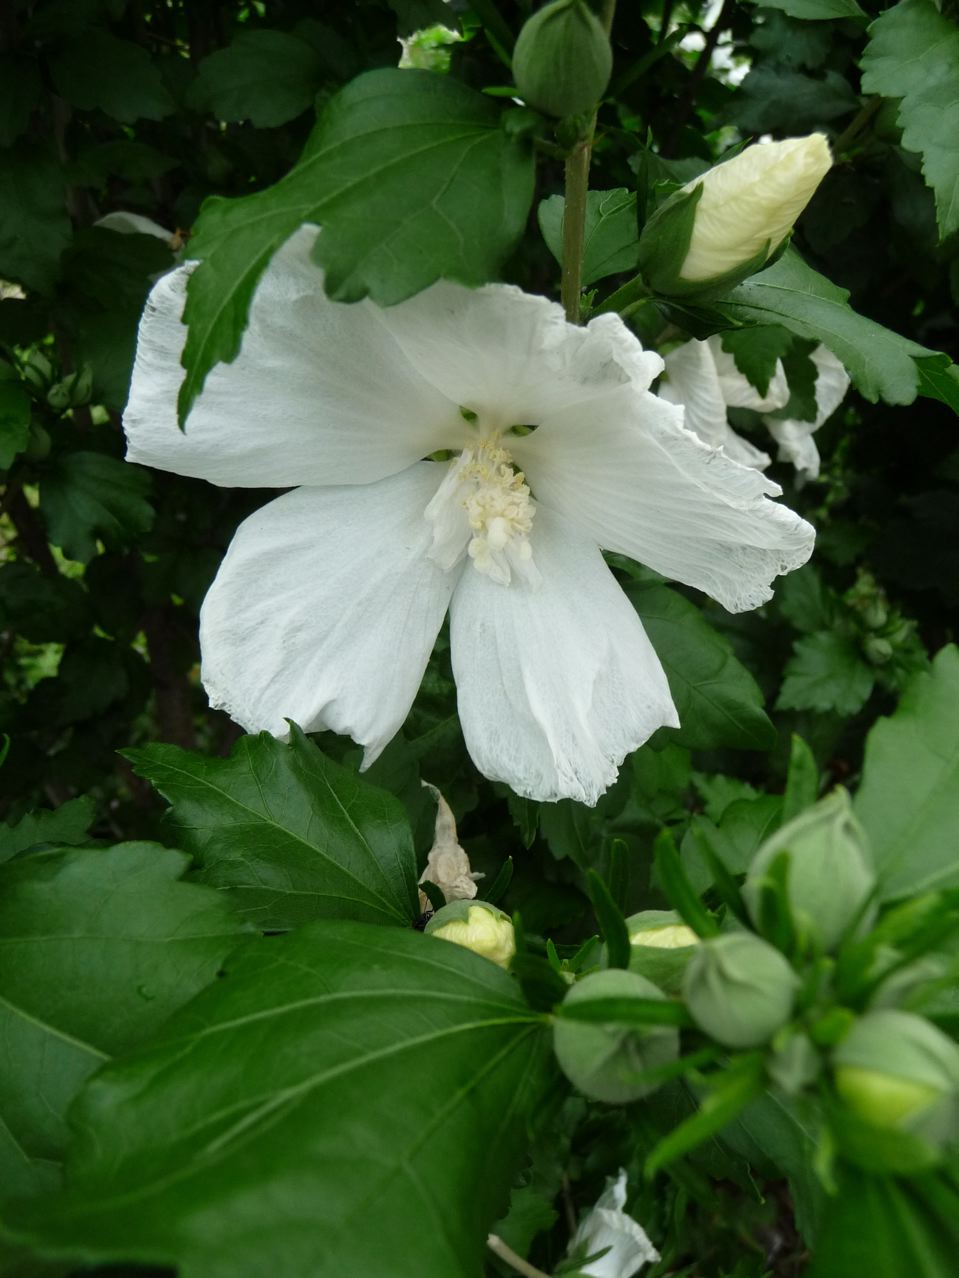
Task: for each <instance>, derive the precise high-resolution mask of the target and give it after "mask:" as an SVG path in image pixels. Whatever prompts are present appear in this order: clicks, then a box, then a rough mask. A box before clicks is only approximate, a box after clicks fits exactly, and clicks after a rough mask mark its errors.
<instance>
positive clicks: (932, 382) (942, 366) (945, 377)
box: [916, 355, 959, 413]
mask: <svg viewBox="0 0 959 1278" xmlns="http://www.w3.org/2000/svg"><path fill="white" fill-rule="evenodd" d="M916 367H917V368H918V370H919V394H920V395H925V396H927V398H929V399H938V400H941V401H942V403H943V404H948V405H949V407H950V408H951V409H952V411H953V412H954V413H959V366H957V365H955V364H951V363H950V362H949V356H948V355H934V356H930V357H928V358H927V359H917V360H916Z"/></svg>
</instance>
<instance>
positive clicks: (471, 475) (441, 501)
mask: <svg viewBox="0 0 959 1278" xmlns="http://www.w3.org/2000/svg"><path fill="white" fill-rule="evenodd" d="M425 514H426V518H427V519H428V520H430V522H431V523H432V524H433V546H432V549H431V551H430V554H431V557H432V558H433V559H435V560H436V561H437V563H439V564H441V565H442V566H443V567H445V568H451V567H452V566H453V565H454V564H455V563H458V562H459V560H460V559H461V558H462V556H463V554H464V552H465V553H466V554H468V555H469V557H470V559H471V560H472V562H473V566H474V567H475V568H476V569H477V571H479V572H481V573H484V574H485V575H486V576H488V577H490V578H491V579H492V580H493V581H495V582H498V583H499V584H500V585H503V586H507V585H509V583H510V581H511V580H512V575H513V573H514V572H515V573H516V574H517V575H519V576H520V577H522V578H523V579H524V580H526V581H528V582H531V583H532V582H535V581H538V579H539V574H538V573H537V571H536V568H535V565H534V564H533V551H532V547H531V546H530V542H529V534H530V531H531V530H532V527H533V517H534V515H535V514H536V503H535V502H534V501H533V498H532V496H531V495H530V491H529V485H528V484H527V483H526V477H525V475H524V474H523V472H522V471H521V470H516V469H515V468H514V466H513V458H512V455H511V454H510V453H509V452H508V451H507V450H506V449H505V448H501V447H500V446H499V445H498V443H497V442H496V441H495V440H483V441H482V443H480V444H479V445H478V446H477V447H476V448H468V449H466V450H465V451H464V452H463V453H461V454H460V456H459V457H458V458H457V459H456V460H455V461H454V462H452V463H451V466H450V469H449V471H448V472H447V474H446V477H445V478H444V480H443V482H442V484H440V486H439V489H438V490H437V493H436V496H435V497H434V498H433V500H432V501H431V502H430V504H429V505H428V506H427V508H426V511H425ZM464 516H465V518H464Z"/></svg>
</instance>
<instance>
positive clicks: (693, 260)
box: [639, 133, 832, 295]
mask: <svg viewBox="0 0 959 1278" xmlns="http://www.w3.org/2000/svg"><path fill="white" fill-rule="evenodd" d="M831 164H832V156H831V155H830V152H829V144H828V142H827V141H826V138H825V136H824V134H822V133H813V134H811V135H810V136H809V137H805V138H787V139H786V140H785V141H784V142H761V143H757V144H756V145H754V146H749V147H746V149H745V150H744V151H740V153H739V154H738V155H735V156H733V157H732V159H730V160H725V161H724V162H723V163H721V164H717V165H715V166H714V167H713V168H711V169H709V170H708V171H707V172H706V173H704V174H703V176H702V177H699V178H695V179H694V180H693V181H692V182H687V183H686V185H685V186H684V187H682V188H681V189H680V190H679V191H677V192H676V194H675V195H673V196H672V197H671V198H670V199H669V200H667V201H666V203H665V204H664V205H662V207H661V208H659V209H657V210H656V212H655V213H654V214H653V216H652V217H651V218H650V219H649V221H648V222H647V223H646V226H645V227H644V228H643V234H642V236H641V238H640V254H639V255H640V268H641V270H642V273H643V275H644V277H645V279H646V281H647V283H649V284H650V285H651V286H652V288H654V289H655V290H656V291H657V292H659V293H664V294H667V295H669V294H685V293H696V292H702V291H703V290H704V289H706V288H719V287H723V288H729V287H732V286H733V285H734V284H737V283H738V282H739V281H740V280H742V279H745V278H746V276H748V275H752V274H753V273H754V272H755V271H759V270H762V268H763V266H765V265H766V263H767V262H768V261H769V259H770V258H771V257H772V256H773V255H774V254H775V253H776V252H777V251H778V250H779V249H780V248H781V247H782V245H783V244H784V242H785V240H786V237H787V236H788V235H789V233H790V231H791V230H792V228H793V224H794V223H795V221H796V219H797V218H798V217H799V214H800V213H801V212H802V211H803V209H804V208H805V207H806V205H807V204H808V203H809V200H810V199H811V198H812V195H813V192H814V191H815V190H816V187H817V186H818V185H819V183H820V182H821V181H822V179H823V178H824V177H825V175H826V173H827V172H828V170H829V167H830V165H831Z"/></svg>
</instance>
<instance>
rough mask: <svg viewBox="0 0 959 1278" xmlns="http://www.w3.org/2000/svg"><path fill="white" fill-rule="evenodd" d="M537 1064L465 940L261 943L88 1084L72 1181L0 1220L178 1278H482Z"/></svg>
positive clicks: (508, 1000) (507, 982)
mask: <svg viewBox="0 0 959 1278" xmlns="http://www.w3.org/2000/svg"><path fill="white" fill-rule="evenodd" d="M550 1057H551V1048H550V1041H549V1034H548V1032H547V1030H546V1026H545V1024H544V1022H543V1021H542V1019H541V1018H540V1017H538V1016H535V1015H534V1014H532V1013H530V1012H529V1011H528V1009H527V1008H526V1007H525V1006H524V1004H523V1003H522V1000H521V999H520V997H519V994H518V991H517V989H516V985H515V982H513V981H512V980H511V979H510V978H509V977H508V976H507V975H506V973H505V972H502V971H501V970H500V969H499V968H497V967H496V966H495V964H493V963H490V962H488V961H487V960H486V959H482V958H479V957H477V956H476V955H475V954H471V953H470V952H469V951H468V950H464V949H462V948H461V947H460V946H457V945H450V944H448V943H447V942H444V941H439V940H435V939H434V938H432V937H428V936H423V935H421V934H419V933H416V932H402V931H398V930H385V929H383V928H375V927H369V926H364V925H362V924H356V923H344V922H339V923H322V924H312V925H309V926H307V927H305V928H303V929H301V930H300V931H298V932H295V933H293V934H291V935H289V936H284V937H274V938H269V939H266V940H262V941H258V942H254V943H251V944H250V945H248V946H246V947H244V948H243V949H241V950H240V951H239V952H238V953H237V954H236V955H235V956H234V957H233V958H232V959H231V960H230V963H229V965H228V972H227V976H226V978H225V979H224V980H221V981H218V982H217V983H216V984H215V985H214V986H213V987H211V988H210V989H208V990H206V991H204V992H203V993H202V994H200V995H199V997H198V998H196V999H195V1000H194V1001H193V1003H192V1004H190V1005H189V1006H188V1007H186V1008H184V1009H183V1011H182V1012H181V1013H180V1014H179V1015H178V1016H177V1017H175V1018H174V1019H173V1020H172V1021H171V1022H170V1024H169V1025H168V1026H167V1028H166V1030H165V1032H164V1034H163V1037H162V1038H161V1039H159V1040H158V1041H156V1042H155V1043H154V1044H153V1045H152V1046H151V1047H150V1048H148V1049H145V1050H143V1051H141V1052H139V1053H138V1054H137V1055H136V1056H135V1057H133V1058H131V1059H130V1060H129V1061H125V1062H117V1063H116V1064H115V1065H112V1066H110V1067H108V1068H107V1069H105V1070H103V1071H101V1073H100V1074H99V1075H98V1076H97V1077H96V1078H95V1079H93V1080H91V1082H90V1084H89V1085H88V1087H87V1089H86V1091H85V1093H84V1094H83V1096H82V1097H81V1099H80V1101H79V1103H78V1105H77V1107H76V1109H75V1111H74V1113H75V1121H76V1124H77V1131H78V1133H79V1134H80V1138H79V1140H78V1142H77V1145H76V1146H75V1149H74V1152H73V1157H72V1159H71V1163H70V1180H69V1189H68V1190H67V1191H66V1192H64V1193H63V1194H62V1195H57V1196H52V1195H51V1196H49V1197H48V1198H47V1199H45V1200H41V1201H39V1202H36V1203H34V1204H31V1205H29V1206H28V1205H23V1206H20V1205H18V1208H17V1211H16V1213H15V1214H12V1216H11V1221H10V1224H9V1225H8V1231H9V1233H10V1234H11V1235H12V1236H14V1237H15V1238H17V1239H19V1240H24V1241H27V1240H29V1241H31V1242H34V1243H35V1244H36V1246H37V1248H38V1250H41V1251H43V1252H45V1253H47V1254H53V1253H56V1254H58V1255H64V1254H67V1255H71V1256H76V1257H78V1258H82V1259H83V1261H84V1262H85V1263H86V1264H90V1263H91V1262H94V1263H96V1262H103V1263H107V1262H110V1261H121V1260H131V1259H135V1260H136V1261H138V1262H140V1263H142V1264H148V1265H150V1264H158V1265H171V1266H176V1267H177V1268H178V1270H179V1272H180V1274H181V1275H182V1276H183V1278H201V1276H202V1278H227V1276H229V1278H261V1275H262V1274H263V1273H265V1272H273V1273H277V1274H288V1275H294V1274H296V1275H300V1274H302V1275H307V1274H309V1275H312V1278H343V1276H344V1275H347V1274H348V1275H349V1276H350V1278H382V1276H383V1275H384V1274H389V1276H390V1278H422V1275H424V1274H431V1275H432V1274H435V1275H447V1274H448V1275H450V1278H452V1276H453V1275H456V1278H461V1276H462V1278H480V1276H481V1275H482V1274H483V1272H484V1259H485V1250H486V1236H487V1232H488V1230H489V1227H490V1226H491V1224H492V1223H493V1221H494V1220H495V1219H496V1218H497V1217H498V1216H499V1215H501V1214H502V1212H503V1211H504V1210H505V1208H506V1204H507V1201H508V1194H509V1188H510V1184H511V1181H512V1178H513V1175H514V1172H515V1171H516V1170H517V1167H518V1164H519V1161H520V1158H521V1157H522V1155H523V1154H525V1152H526V1150H525V1145H526V1140H527V1135H526V1133H527V1127H528V1125H529V1123H530V1122H531V1119H532V1116H533V1115H534V1114H535V1112H536V1110H537V1108H538V1105H539V1103H540V1101H541V1099H542V1097H543V1093H544V1091H545V1089H546V1086H547V1085H548V1084H549V1083H550V1082H551V1080H552V1077H553V1069H552V1064H551V1060H550ZM187 1098H190V1101H189V1109H185V1108H184V1105H185V1102H186V1099H187Z"/></svg>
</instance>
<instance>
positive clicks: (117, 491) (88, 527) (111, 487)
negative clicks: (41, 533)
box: [40, 452, 153, 563]
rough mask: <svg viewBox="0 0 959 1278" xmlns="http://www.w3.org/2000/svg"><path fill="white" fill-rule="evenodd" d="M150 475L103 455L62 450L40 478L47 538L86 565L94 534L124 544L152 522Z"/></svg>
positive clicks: (94, 547)
mask: <svg viewBox="0 0 959 1278" xmlns="http://www.w3.org/2000/svg"><path fill="white" fill-rule="evenodd" d="M150 487H151V483H150V475H149V473H148V472H147V471H145V470H141V468H140V467H139V466H131V465H129V464H128V463H127V462H122V461H118V460H117V459H116V458H114V457H106V456H104V454H103V453H86V452H83V453H64V454H62V455H61V456H60V457H58V458H57V460H56V462H55V463H54V465H53V466H52V467H51V468H50V469H49V470H48V471H45V472H44V475H43V478H42V479H41V481H40V510H41V512H42V514H43V517H44V518H45V519H46V521H47V531H48V532H49V535H50V540H51V541H52V542H53V544H54V545H55V546H59V547H60V549H61V550H62V551H63V553H64V554H65V555H66V556H67V558H68V559H78V560H79V561H80V562H81V563H87V562H89V560H90V559H92V558H93V556H94V555H95V554H96V550H97V544H96V538H97V537H102V538H103V540H104V541H105V542H106V543H107V545H108V546H111V547H114V546H124V545H126V544H127V543H129V542H130V541H132V540H134V539H135V538H136V537H137V536H138V535H139V534H140V533H144V532H147V531H148V530H149V528H150V527H151V526H152V524H153V507H152V506H151V505H150V503H149V502H148V501H147V494H148V493H149V491H150Z"/></svg>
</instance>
